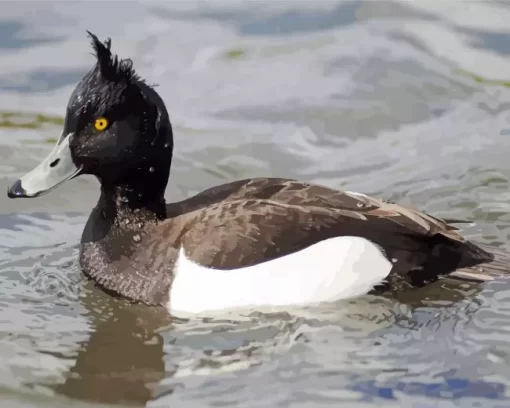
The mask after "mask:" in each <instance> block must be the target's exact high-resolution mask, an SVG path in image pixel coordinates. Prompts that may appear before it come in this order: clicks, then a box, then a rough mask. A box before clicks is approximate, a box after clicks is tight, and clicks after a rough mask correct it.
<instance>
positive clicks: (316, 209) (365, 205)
mask: <svg viewBox="0 0 510 408" xmlns="http://www.w3.org/2000/svg"><path fill="white" fill-rule="evenodd" d="M254 182H255V183H256V182H257V180H255V181H250V182H249V183H254ZM249 183H248V187H250V184H249ZM263 186H264V187H263V188H260V186H259V188H253V184H252V185H251V187H252V188H251V189H249V190H248V191H245V192H243V191H242V189H243V188H245V187H246V186H245V187H241V189H239V190H238V192H237V193H232V194H231V195H230V196H229V198H228V199H225V198H224V199H223V201H221V202H217V203H213V204H209V205H208V206H207V207H202V208H200V209H197V210H195V211H191V212H188V213H185V214H182V215H181V216H180V217H179V221H180V222H182V223H183V224H182V225H184V231H185V232H184V233H183V234H182V237H181V238H182V240H181V243H182V244H183V245H184V247H185V248H186V250H187V253H188V255H189V256H190V257H191V258H192V259H194V260H195V261H196V262H199V263H200V264H202V265H205V266H211V267H216V268H222V269H233V268H238V267H242V266H249V265H253V264H256V263H259V262H263V261H267V260H270V259H273V258H276V257H278V256H283V255H286V254H289V253H292V252H294V251H297V250H300V249H302V248H305V247H307V246H309V245H312V244H314V243H316V242H318V241H321V240H324V239H327V238H331V237H336V236H360V237H364V238H367V239H369V240H370V241H372V242H374V243H376V244H378V245H379V247H380V248H382V249H383V250H384V252H385V254H386V256H387V257H388V258H389V259H393V260H396V262H395V263H394V268H393V272H394V273H393V274H392V275H393V278H392V282H391V283H392V284H393V286H399V285H401V284H402V283H405V284H411V285H421V284H423V283H426V282H429V281H431V280H434V279H435V278H437V276H438V275H441V274H446V273H449V272H451V271H453V270H455V269H456V268H459V267H463V266H471V265H472V264H477V263H480V262H483V261H484V260H485V261H486V260H490V259H491V256H490V255H489V254H488V253H486V252H485V251H482V250H481V249H479V248H477V247H476V246H474V245H472V244H470V243H469V242H467V241H466V240H465V239H464V238H463V237H462V236H461V235H460V234H458V233H457V232H455V231H454V230H453V229H452V228H450V227H449V226H448V225H447V224H446V223H444V222H442V221H441V220H439V219H437V218H434V217H430V216H428V215H426V214H424V213H420V212H418V211H414V210H411V209H407V208H404V207H401V206H398V205H396V204H393V203H386V202H383V201H380V200H376V199H373V198H370V197H366V196H362V195H357V194H350V193H343V192H337V191H334V190H331V189H328V188H325V187H321V186H315V185H310V184H304V183H297V182H293V181H289V180H283V181H281V180H279V181H275V182H274V184H272V185H271V184H267V182H266V181H265V180H264V184H263ZM276 186H278V187H280V188H279V189H277V188H276ZM269 187H271V188H272V190H273V192H272V194H271V199H269V200H268V199H260V198H256V197H257V196H258V195H259V196H260V195H261V194H262V193H263V192H264V191H267V189H268V188H269ZM277 190H278V191H277ZM236 194H238V195H239V196H243V197H250V196H251V197H253V198H247V199H242V200H236V199H235V198H234V197H235V195H236ZM176 221H177V219H174V220H173V223H175V222H176ZM161 227H163V228H164V224H163V225H162V226H161ZM167 228H171V226H170V224H169V225H168V227H167ZM169 233H170V231H169Z"/></svg>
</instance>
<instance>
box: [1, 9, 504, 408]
mask: <svg viewBox="0 0 510 408" xmlns="http://www.w3.org/2000/svg"><path fill="white" fill-rule="evenodd" d="M7 4H8V5H7ZM310 4H311V3H307V2H297V1H296V2H291V1H287V2H263V1H257V2H240V1H235V2H228V3H223V2H214V3H213V2H203V1H188V2H168V4H167V3H161V2H151V1H144V2H124V3H123V4H122V5H121V6H119V2H113V1H112V2H102V3H101V7H100V12H98V10H99V9H98V8H97V4H95V5H94V6H91V3H89V2H53V3H50V2H42V1H40V2H3V3H2V5H3V8H2V21H0V54H1V57H2V64H1V66H0V88H1V89H2V92H1V94H0V112H9V114H10V115H11V116H8V117H10V118H13V117H19V116H23V115H22V113H23V112H32V113H35V114H45V115H57V116H58V117H62V116H63V114H64V111H65V106H66V103H67V99H68V97H69V94H70V92H71V90H72V88H73V86H74V83H75V81H76V80H77V79H79V78H80V76H81V75H82V74H83V73H85V72H86V71H87V70H88V69H89V68H90V65H91V64H92V62H93V60H92V57H91V56H90V55H89V53H90V49H89V48H88V43H87V41H88V40H87V38H86V36H85V29H88V30H91V31H93V32H95V33H96V34H98V35H99V36H100V37H102V38H103V37H107V36H111V37H112V40H113V48H114V49H115V50H116V51H118V52H119V53H120V54H121V56H124V57H126V56H128V57H131V58H132V59H133V60H134V63H135V67H136V69H137V70H138V72H139V73H140V74H141V75H142V76H144V77H147V80H148V82H149V83H158V84H159V86H158V88H157V89H158V92H160V93H161V95H162V96H163V98H164V99H165V101H166V103H167V107H168V110H169V112H170V116H171V119H172V122H173V125H174V133H175V139H176V140H175V145H176V151H175V154H174V157H175V158H174V166H173V169H172V176H171V179H170V182H169V186H168V190H167V199H168V200H179V199H182V198H183V197H185V196H189V195H191V194H193V193H196V192H198V191H200V190H202V189H204V188H207V187H210V186H212V185H214V184H218V183H222V182H225V181H228V180H234V179H237V178H244V177H252V176H283V177H293V178H300V179H308V180H313V181H315V182H319V183H323V184H326V185H329V186H332V187H337V188H343V189H347V190H354V191H361V192H366V193H369V194H373V195H375V196H378V197H385V198H389V199H392V200H395V201H398V202H402V203H405V204H410V205H413V206H415V207H419V208H421V209H424V210H427V211H429V212H432V213H434V214H437V215H440V216H444V217H449V218H460V219H464V218H467V219H471V220H472V221H473V224H472V225H469V224H468V225H464V226H463V228H464V230H463V232H464V233H465V235H466V236H468V237H469V238H470V239H473V240H476V241H481V242H483V243H486V244H492V245H500V246H501V245H502V246H508V236H509V233H510V232H509V226H510V222H509V221H510V217H509V215H508V202H509V201H510V195H509V193H508V190H509V183H508V179H509V175H510V166H509V162H508V152H509V151H510V139H509V138H508V137H507V135H508V132H509V129H510V126H509V122H508V106H509V102H510V89H508V87H506V86H501V85H495V84H490V85H485V84H483V83H480V82H477V81H475V80H474V79H476V77H470V76H467V75H460V74H458V72H459V71H458V68H460V69H461V70H467V71H472V72H474V73H475V74H476V75H481V76H484V77H489V78H495V79H505V76H508V75H507V74H505V73H508V72H510V60H509V59H508V44H507V42H506V41H505V39H507V37H508V36H509V35H510V34H509V33H510V32H509V31H508V20H509V19H510V7H509V6H508V5H507V4H506V3H504V2H497V1H489V0H487V1H483V2H477V1H471V2H468V3H464V2H456V1H441V2H429V1H416V2H412V3H411V2H404V1H378V2H373V1H324V2H319V3H313V4H312V5H310ZM507 79H508V78H507ZM13 114H15V115H14V116H13ZM1 117H2V118H3V119H2V121H0V157H1V159H2V162H1V163H0V167H1V170H2V171H1V172H0V173H1V174H0V182H1V183H3V186H4V190H5V188H6V186H7V185H8V183H10V182H11V181H12V179H14V178H15V177H17V176H19V175H20V174H22V173H24V172H26V171H27V170H29V169H30V168H32V167H33V166H34V165H35V164H36V163H37V162H38V161H39V160H40V158H41V157H43V156H44V155H45V154H46V153H47V151H48V150H49V149H51V146H52V145H51V143H50V142H51V141H52V140H54V139H55V138H56V137H58V134H59V132H60V128H59V124H58V123H59V120H52V121H42V120H40V121H34V120H33V119H31V120H27V123H28V125H25V126H24V127H22V126H20V127H16V126H15V125H13V123H12V121H5V120H4V119H5V115H4V114H2V115H1ZM43 122H44V123H43ZM97 187H98V184H97V181H96V180H94V179H92V178H90V177H89V178H87V177H84V178H80V179H77V180H73V181H72V182H70V183H68V184H66V185H64V186H62V187H60V188H59V189H58V190H55V191H54V192H53V193H52V194H50V195H47V196H44V197H41V198H38V199H34V200H16V201H12V200H7V199H6V198H5V197H4V199H3V200H2V201H1V205H0V292H1V296H0V401H1V405H2V406H4V405H5V406H9V407H22V408H28V407H35V406H37V407H60V406H62V407H67V406H70V405H73V406H74V405H75V404H76V406H80V407H92V406H94V407H96V406H112V404H118V405H121V406H133V405H135V406H144V405H146V406H150V407H168V406H174V405H175V406H179V407H187V406H191V407H196V406H213V405H220V406H224V405H234V406H243V407H244V406H253V407H255V406H260V407H264V408H267V407H273V406H280V405H284V406H288V405H291V406H293V407H294V406H300V405H302V406H317V405H326V406H331V407H336V406H338V404H339V403H340V404H341V403H342V402H343V403H344V405H348V406H353V407H355V406H356V407H357V406H360V407H374V406H378V405H384V406H389V407H400V406H406V407H407V406H409V407H411V406H413V407H418V406H423V407H431V406H441V407H458V406H462V407H464V406H480V407H499V408H500V407H503V406H509V405H510V402H509V401H508V398H509V392H508V386H509V385H510V371H509V368H508V367H510V344H509V341H508V339H509V338H510V337H509V334H510V307H509V306H508V305H509V304H510V303H509V302H510V287H509V284H510V282H509V281H501V282H492V283H491V284H487V285H483V286H478V285H471V284H467V283H461V282H450V281H448V280H441V281H439V282H436V283H435V284H433V285H430V286H429V287H426V288H422V289H419V290H416V291H412V292H406V293H399V294H397V295H396V296H380V297H372V296H367V297H363V298H360V299H356V300H353V301H349V302H340V303H338V304H334V305H322V306H319V307H313V308H302V309H292V310H283V311H282V310H273V311H258V312H246V313H244V312H243V313H240V314H237V315H233V314H228V315H225V316H219V317H215V318H211V317H209V318H200V319H198V318H197V319H192V320H189V321H170V320H169V318H168V316H166V315H165V314H164V313H162V311H160V310H153V309H148V308H145V307H142V306H137V305H130V304H128V303H126V302H124V301H121V300H118V299H114V298H112V297H110V296H108V295H106V294H104V293H102V292H101V291H100V290H98V289H97V288H94V285H93V284H92V283H91V282H88V281H87V280H86V279H85V278H84V277H83V275H82V274H81V272H80V270H79V268H78V265H77V253H78V246H77V244H78V242H79V239H80V235H81V231H82V229H83V226H84V223H85V220H86V218H87V215H88V213H89V211H90V209H91V208H92V206H93V205H94V204H95V201H96V200H97V197H98V188H97ZM70 401H72V404H71V403H70ZM96 404H103V405H96Z"/></svg>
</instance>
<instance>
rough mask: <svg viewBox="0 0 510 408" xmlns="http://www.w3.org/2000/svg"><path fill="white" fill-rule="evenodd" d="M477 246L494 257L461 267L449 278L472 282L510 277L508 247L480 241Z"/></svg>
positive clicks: (449, 275) (509, 253) (450, 274)
mask: <svg viewBox="0 0 510 408" xmlns="http://www.w3.org/2000/svg"><path fill="white" fill-rule="evenodd" d="M476 246H477V247H479V248H480V249H482V250H483V251H485V252H487V253H489V254H490V255H492V258H493V259H492V260H488V261H485V262H480V263H479V264H477V265H473V266H467V267H463V268H459V269H457V270H455V271H453V272H451V273H449V274H448V277H449V278H454V279H461V280H468V281H471V282H489V281H493V280H495V279H498V278H501V277H507V278H510V252H509V251H508V249H507V248H505V247H495V246H492V245H488V244H479V243H477V244H476Z"/></svg>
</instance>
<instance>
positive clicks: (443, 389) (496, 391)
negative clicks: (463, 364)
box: [351, 378, 508, 400]
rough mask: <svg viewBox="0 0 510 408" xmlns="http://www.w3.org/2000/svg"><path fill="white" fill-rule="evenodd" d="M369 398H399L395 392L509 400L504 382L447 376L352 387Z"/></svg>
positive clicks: (435, 396)
mask: <svg viewBox="0 0 510 408" xmlns="http://www.w3.org/2000/svg"><path fill="white" fill-rule="evenodd" d="M351 389H352V390H354V391H357V392H361V393H363V394H364V396H365V397H368V399H369V400H372V399H373V398H383V399H397V397H396V395H395V392H396V391H397V392H400V393H404V394H406V395H415V396H416V395H419V396H425V397H430V398H440V399H449V400H456V399H460V398H466V397H469V398H485V399H495V400H507V399H508V398H507V396H506V395H505V391H506V386H505V385H504V384H502V383H497V382H487V381H482V380H480V381H471V380H469V379H467V378H447V379H444V381H442V382H435V383H434V382H433V383H421V382H404V381H398V382H396V383H395V384H392V385H378V384H377V383H376V381H375V380H370V381H363V382H360V383H357V384H355V385H354V386H352V387H351Z"/></svg>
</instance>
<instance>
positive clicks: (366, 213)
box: [169, 178, 466, 242]
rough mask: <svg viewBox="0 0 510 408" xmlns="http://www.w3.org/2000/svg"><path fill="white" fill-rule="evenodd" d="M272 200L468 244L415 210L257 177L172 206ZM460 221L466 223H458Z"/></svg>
mask: <svg viewBox="0 0 510 408" xmlns="http://www.w3.org/2000/svg"><path fill="white" fill-rule="evenodd" d="M250 199H256V200H270V201H271V202H274V203H281V204H288V205H292V206H295V207H305V208H309V207H313V208H317V209H318V210H320V209H323V210H324V209H326V210H328V211H335V213H336V214H338V215H340V214H341V215H344V216H346V217H351V218H356V219H360V220H364V221H368V223H369V224H370V222H371V220H372V221H373V219H374V218H384V219H387V220H389V221H392V222H394V223H397V224H399V225H401V226H403V227H405V228H407V229H408V232H409V233H410V234H413V233H415V234H419V235H434V234H438V233H439V234H442V235H444V236H446V237H448V238H451V239H453V240H455V241H459V242H466V240H465V238H464V237H462V236H461V235H460V234H459V233H457V232H456V230H457V228H455V227H454V226H452V225H449V224H448V223H447V222H445V221H444V220H442V219H440V218H437V217H433V216H431V215H428V214H426V213H423V212H421V211H417V210H415V209H412V208H408V207H404V206H400V205H397V204H395V203H392V202H389V201H384V200H380V199H375V198H372V197H369V196H366V195H364V194H358V193H350V192H342V191H339V190H334V189H331V188H328V187H325V186H320V185H316V184H311V183H304V182H299V181H296V180H290V179H281V178H256V179H245V180H239V181H235V182H233V183H227V184H223V185H219V186H216V187H212V188H210V189H207V190H205V191H203V192H202V193H200V194H197V195H195V196H193V197H191V198H189V199H187V200H184V201H181V202H179V203H173V204H170V205H169V214H170V216H172V215H173V216H176V215H179V214H183V213H186V212H192V211H196V210H198V209H201V208H205V207H207V206H210V205H212V204H215V203H225V202H230V201H238V200H250ZM457 222H462V221H459V220H457Z"/></svg>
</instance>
